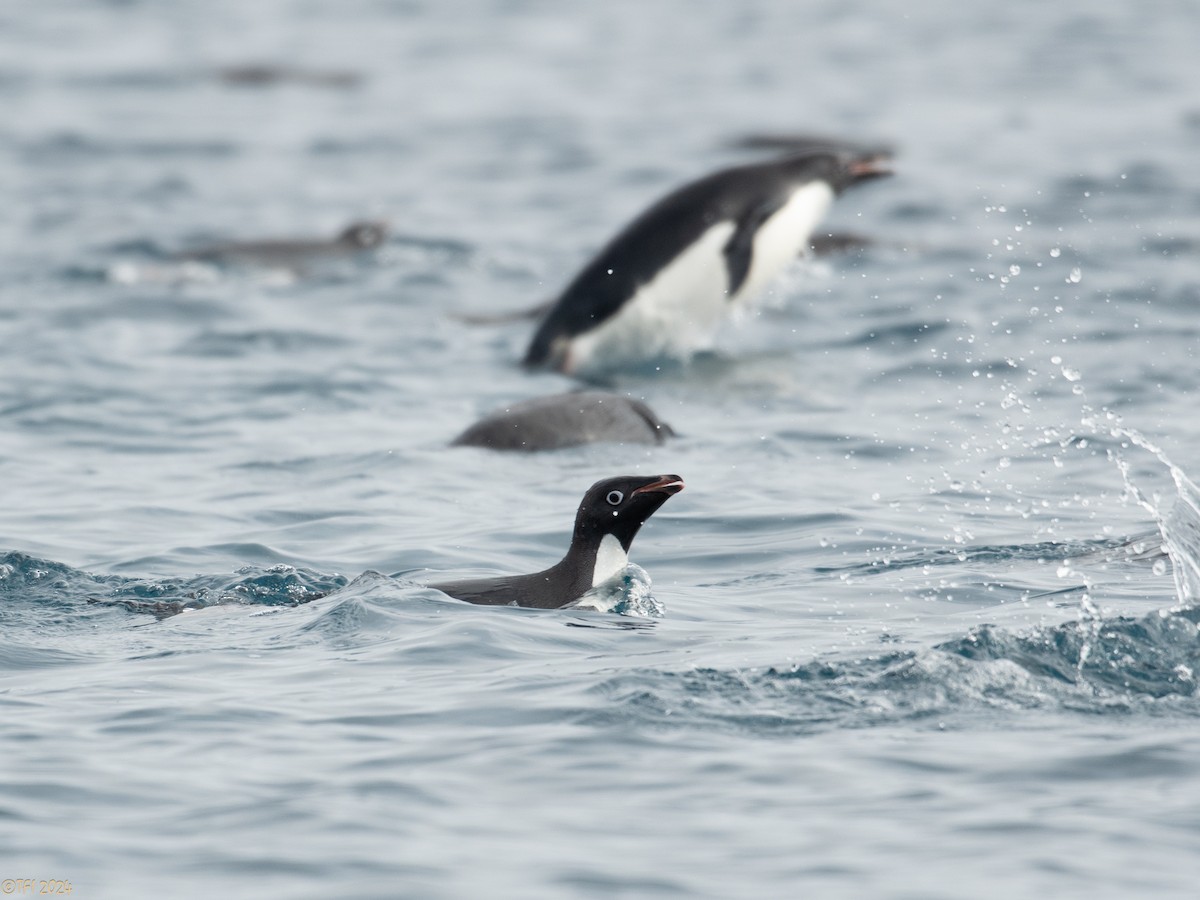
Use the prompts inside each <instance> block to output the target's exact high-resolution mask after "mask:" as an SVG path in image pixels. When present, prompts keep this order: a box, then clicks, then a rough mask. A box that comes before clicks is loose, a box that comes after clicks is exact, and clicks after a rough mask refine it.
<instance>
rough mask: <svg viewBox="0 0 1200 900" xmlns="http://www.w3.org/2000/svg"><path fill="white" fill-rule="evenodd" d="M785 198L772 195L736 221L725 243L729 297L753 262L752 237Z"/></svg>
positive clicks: (748, 272)
mask: <svg viewBox="0 0 1200 900" xmlns="http://www.w3.org/2000/svg"><path fill="white" fill-rule="evenodd" d="M786 201H787V198H786V197H784V196H779V195H773V196H771V197H769V198H767V199H766V200H763V202H761V203H759V204H757V205H756V206H753V207H751V208H750V209H749V210H747V211H746V212H745V213H744V214H743V215H742V216H741V217H740V218H739V219H738V221H737V227H736V228H735V229H734V232H733V234H732V235H730V236H729V240H728V242H727V243H726V244H725V250H724V253H725V268H726V270H727V271H728V273H729V298H730V299H732V298H733V297H734V296H735V295H736V294H737V292H738V290H739V289H740V288H741V286H742V285H743V284H745V282H746V276H748V275H749V274H750V266H751V265H752V264H753V263H754V237H755V235H757V234H758V229H759V228H761V227H762V224H763V223H764V222H765V221H767V219H769V218H771V216H773V215H775V213H777V212H779V210H780V209H781V208H782V207H783V205H784V203H785V202H786Z"/></svg>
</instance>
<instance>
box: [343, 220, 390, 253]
mask: <svg viewBox="0 0 1200 900" xmlns="http://www.w3.org/2000/svg"><path fill="white" fill-rule="evenodd" d="M386 236H387V225H386V224H385V223H383V222H354V223H352V224H350V225H348V226H346V230H345V231H343V232H342V233H341V234H339V235H338V241H340V242H341V243H343V244H349V245H350V246H352V247H358V248H360V249H362V250H369V249H371V248H372V247H378V246H379V245H380V244H382V243H383V239H384V237H386Z"/></svg>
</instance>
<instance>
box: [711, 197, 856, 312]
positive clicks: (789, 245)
mask: <svg viewBox="0 0 1200 900" xmlns="http://www.w3.org/2000/svg"><path fill="white" fill-rule="evenodd" d="M832 203H833V191H832V189H830V187H829V185H828V184H826V183H825V182H824V181H810V182H809V183H808V184H806V185H804V186H803V187H800V188H797V189H796V190H795V191H793V192H792V195H791V196H790V197H789V198H788V200H787V202H786V203H784V204H783V206H781V207H780V208H779V209H778V210H776V212H775V214H774V215H772V216H771V217H770V218H769V219H767V220H766V221H765V222H763V224H762V225H761V226H759V229H758V231H757V232H756V233H755V235H754V252H753V254H752V255H751V262H750V271H749V273H748V274H747V275H746V280H745V281H743V282H742V286H741V287H740V288H738V291H737V293H736V294H734V296H733V298H732V300H733V302H734V303H737V304H742V303H748V302H750V301H751V300H753V299H754V298H755V297H757V296H758V295H759V294H760V293H761V292H762V291H763V289H764V288H766V287H767V286H768V285H769V284H770V283H771V282H772V281H774V280H775V278H777V277H778V276H779V274H780V273H781V272H782V271H783V270H784V269H786V268H787V267H788V266H789V265H791V264H792V263H793V262H794V261H795V260H796V257H797V256H799V255H800V254H801V253H803V252H804V250H805V249H807V247H808V244H809V241H810V240H812V233H813V231H814V230H815V229H816V227H817V225H818V224H820V222H821V220H822V219H823V218H825V214H826V213H827V212H829V207H830V205H831V204H832Z"/></svg>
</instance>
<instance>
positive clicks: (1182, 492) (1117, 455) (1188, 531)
mask: <svg viewBox="0 0 1200 900" xmlns="http://www.w3.org/2000/svg"><path fill="white" fill-rule="evenodd" d="M1083 424H1084V426H1085V427H1087V428H1090V429H1091V430H1092V431H1093V432H1094V433H1096V434H1107V435H1109V436H1110V437H1112V438H1114V439H1117V440H1119V441H1123V442H1124V443H1123V444H1122V447H1124V446H1129V445H1132V446H1135V447H1138V448H1140V449H1142V450H1145V451H1146V452H1148V453H1150V454H1151V455H1153V456H1154V458H1155V459H1157V460H1158V461H1159V462H1160V463H1161V464H1162V465H1163V466H1164V467H1165V468H1166V470H1167V472H1169V473H1170V476H1171V480H1172V481H1173V482H1174V484H1175V491H1174V494H1173V495H1172V496H1171V497H1170V498H1169V501H1163V500H1161V499H1160V498H1159V497H1158V496H1156V495H1154V494H1150V495H1147V494H1146V493H1145V492H1144V491H1143V490H1142V489H1141V488H1139V487H1138V485H1137V484H1136V482H1135V481H1134V477H1133V474H1132V468H1131V466H1130V463H1129V460H1128V459H1126V458H1125V455H1124V454H1123V453H1122V452H1121V450H1120V449H1116V448H1113V449H1110V450H1109V451H1108V457H1109V459H1111V460H1112V461H1113V463H1114V464H1115V465H1116V466H1117V469H1118V470H1119V471H1120V473H1121V478H1122V479H1123V480H1124V482H1125V489H1126V491H1127V492H1128V494H1129V496H1130V497H1131V498H1132V499H1133V500H1134V501H1135V502H1136V503H1137V504H1138V505H1140V506H1141V507H1142V508H1144V509H1145V510H1146V511H1147V512H1149V513H1150V515H1151V516H1153V518H1154V522H1155V524H1156V525H1157V526H1158V530H1159V532H1160V533H1161V534H1162V542H1163V550H1164V551H1165V552H1166V554H1167V556H1169V557H1170V559H1171V562H1172V564H1173V569H1172V571H1173V575H1174V578H1175V594H1176V596H1177V597H1178V598H1179V603H1180V605H1181V606H1183V607H1188V606H1195V605H1196V604H1197V602H1198V601H1200V488H1198V487H1197V486H1196V483H1195V482H1194V481H1192V480H1191V478H1189V477H1188V476H1187V473H1186V472H1184V471H1183V469H1181V468H1180V467H1179V466H1177V465H1176V464H1175V463H1174V462H1172V461H1171V459H1170V458H1169V457H1168V456H1167V454H1166V453H1165V452H1163V450H1162V448H1160V447H1158V446H1157V445H1156V444H1154V443H1153V442H1151V441H1150V440H1149V439H1148V438H1146V437H1145V436H1144V435H1142V434H1140V433H1139V432H1138V431H1136V430H1135V429H1133V428H1130V427H1128V426H1127V425H1125V424H1124V423H1123V422H1122V421H1121V418H1120V417H1119V416H1118V415H1116V414H1115V413H1113V412H1112V411H1111V410H1104V411H1103V412H1101V413H1093V412H1091V411H1090V410H1089V411H1088V412H1087V413H1086V414H1085V416H1084V419H1083Z"/></svg>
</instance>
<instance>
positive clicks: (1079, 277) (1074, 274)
mask: <svg viewBox="0 0 1200 900" xmlns="http://www.w3.org/2000/svg"><path fill="white" fill-rule="evenodd" d="M1067 281H1069V282H1071V284H1079V282H1081V281H1083V269H1081V268H1079V266H1075V267H1074V268H1073V269H1071V274H1070V275H1068V276H1067Z"/></svg>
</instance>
